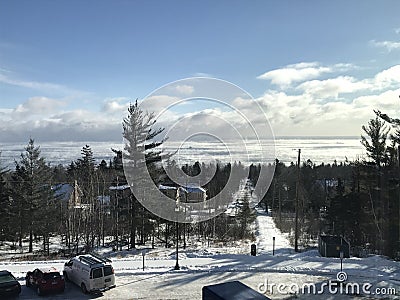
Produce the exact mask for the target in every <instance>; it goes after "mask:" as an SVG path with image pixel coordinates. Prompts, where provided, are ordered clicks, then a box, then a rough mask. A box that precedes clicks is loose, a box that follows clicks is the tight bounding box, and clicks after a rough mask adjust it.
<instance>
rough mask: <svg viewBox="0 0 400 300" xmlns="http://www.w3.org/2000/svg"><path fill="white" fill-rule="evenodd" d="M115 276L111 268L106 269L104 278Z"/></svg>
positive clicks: (106, 267)
mask: <svg viewBox="0 0 400 300" xmlns="http://www.w3.org/2000/svg"><path fill="white" fill-rule="evenodd" d="M112 274H113V269H112V267H111V266H105V267H104V276H110V275H112Z"/></svg>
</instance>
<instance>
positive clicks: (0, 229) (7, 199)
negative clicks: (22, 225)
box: [0, 166, 14, 241]
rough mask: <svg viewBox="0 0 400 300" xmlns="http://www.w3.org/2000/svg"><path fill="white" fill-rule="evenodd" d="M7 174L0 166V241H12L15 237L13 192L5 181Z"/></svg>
mask: <svg viewBox="0 0 400 300" xmlns="http://www.w3.org/2000/svg"><path fill="white" fill-rule="evenodd" d="M7 173H8V171H7V170H6V169H5V168H2V167H1V166H0V216H2V217H1V219H2V221H1V226H0V241H6V240H10V239H11V238H12V237H13V236H14V235H13V227H14V226H13V224H12V221H13V218H12V216H13V211H12V198H11V190H10V187H9V186H8V184H7V182H6V180H5V177H6V175H7Z"/></svg>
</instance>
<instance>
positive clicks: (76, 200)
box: [51, 180, 82, 209]
mask: <svg viewBox="0 0 400 300" xmlns="http://www.w3.org/2000/svg"><path fill="white" fill-rule="evenodd" d="M51 188H52V189H53V190H54V195H55V197H56V198H58V199H60V200H61V201H63V202H65V203H68V208H70V209H71V208H81V207H82V204H81V197H82V191H81V189H80V188H79V186H78V184H77V182H76V180H75V182H74V185H73V186H72V185H71V184H69V183H60V184H57V185H54V186H52V187H51Z"/></svg>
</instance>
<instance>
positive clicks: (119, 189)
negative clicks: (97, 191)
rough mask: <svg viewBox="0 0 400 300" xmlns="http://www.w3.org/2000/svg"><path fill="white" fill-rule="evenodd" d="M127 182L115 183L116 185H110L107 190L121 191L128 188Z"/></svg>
mask: <svg viewBox="0 0 400 300" xmlns="http://www.w3.org/2000/svg"><path fill="white" fill-rule="evenodd" d="M129 188H130V187H129V184H124V185H117V186H110V187H109V190H110V191H123V190H126V189H129Z"/></svg>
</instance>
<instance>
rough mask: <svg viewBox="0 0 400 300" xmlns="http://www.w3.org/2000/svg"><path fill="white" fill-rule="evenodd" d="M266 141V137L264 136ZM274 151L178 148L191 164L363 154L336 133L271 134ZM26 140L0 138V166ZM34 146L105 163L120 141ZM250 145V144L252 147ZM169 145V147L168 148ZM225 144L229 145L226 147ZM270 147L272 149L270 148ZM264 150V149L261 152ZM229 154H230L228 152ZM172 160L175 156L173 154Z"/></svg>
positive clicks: (53, 155)
mask: <svg viewBox="0 0 400 300" xmlns="http://www.w3.org/2000/svg"><path fill="white" fill-rule="evenodd" d="M265 141H266V140H265ZM274 141H275V143H274V144H275V154H273V152H271V154H270V157H269V158H268V161H266V158H265V156H263V155H262V153H259V152H260V151H258V148H257V147H256V146H257V143H254V144H253V143H252V141H251V140H249V141H247V145H250V146H249V149H248V151H247V152H246V151H245V149H244V147H240V145H239V142H234V141H226V145H221V144H218V143H216V142H195V141H191V142H187V143H185V144H183V146H182V148H180V161H181V163H180V164H184V163H189V164H193V163H194V162H195V161H199V162H205V163H208V162H210V161H216V160H218V161H221V162H222V163H226V162H229V157H232V161H239V160H240V161H241V162H242V163H244V164H245V163H246V162H248V163H249V164H250V163H268V162H271V161H274V159H275V158H278V159H279V160H280V161H281V162H283V163H285V164H290V163H291V162H295V161H296V157H297V152H296V151H295V150H296V149H302V156H301V160H302V161H307V160H308V159H310V160H311V161H312V162H313V163H316V164H321V163H325V164H328V163H331V164H332V163H333V162H334V161H335V160H336V161H337V162H338V163H339V162H344V161H346V158H347V159H348V161H354V160H356V159H357V158H360V157H364V155H365V151H364V149H363V146H362V145H361V143H360V138H359V137H350V136H337V137H298V136H297V137H276V138H275V140H274ZM26 144H27V143H23V142H18V143H13V142H0V152H1V156H0V162H1V165H2V166H7V167H9V168H13V167H14V160H19V159H20V154H21V152H23V151H24V147H25V146H26ZM181 144H182V142H180V141H168V143H166V144H165V146H164V148H165V150H167V151H168V150H171V149H176V148H173V147H180V146H181ZM35 145H36V146H40V149H41V154H42V156H43V157H44V158H45V159H46V161H47V162H48V163H50V164H51V165H52V166H55V165H59V164H62V165H69V164H70V163H71V162H72V161H75V160H77V159H78V158H80V157H81V149H82V147H83V146H85V145H89V146H90V147H91V148H92V151H93V155H94V158H95V160H96V163H97V164H99V163H100V162H101V161H102V160H105V161H106V162H107V163H109V161H110V160H112V159H113V157H114V153H113V152H112V151H111V148H113V149H117V150H122V149H123V142H122V140H121V141H119V142H115V141H105V142H99V141H94V142H93V141H79V142H78V141H69V142H67V141H64V142H56V141H53V142H40V141H35ZM252 146H254V147H252ZM171 147H172V148H171ZM226 147H228V148H230V149H227V148H226ZM271 151H272V150H271ZM264 153H265V152H264ZM229 155H230V156H229ZM173 159H175V160H176V161H177V160H178V159H177V156H175V158H173Z"/></svg>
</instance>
